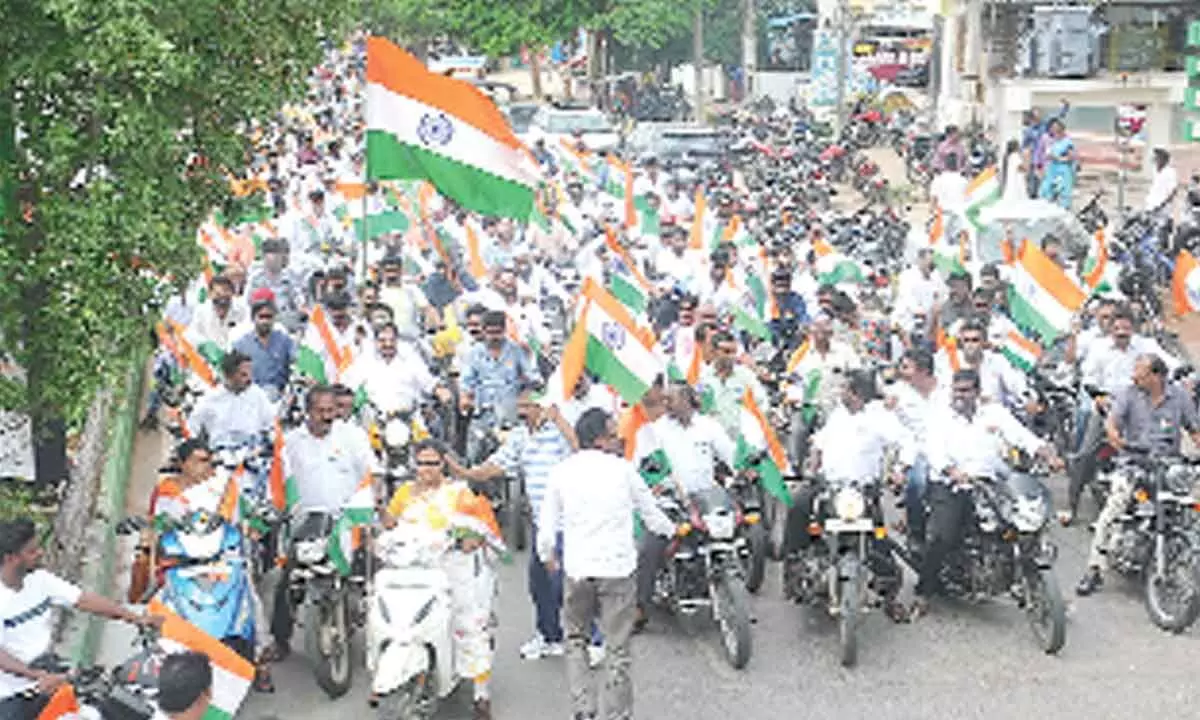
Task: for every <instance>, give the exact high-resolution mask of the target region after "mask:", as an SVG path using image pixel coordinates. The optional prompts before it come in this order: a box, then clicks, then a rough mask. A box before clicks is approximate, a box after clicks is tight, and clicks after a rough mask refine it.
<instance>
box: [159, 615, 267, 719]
mask: <svg viewBox="0 0 1200 720" xmlns="http://www.w3.org/2000/svg"><path fill="white" fill-rule="evenodd" d="M148 610H149V612H150V613H151V614H152V615H159V616H161V617H163V618H165V620H164V622H163V626H162V633H161V635H160V636H159V639H158V644H159V646H160V647H161V648H162V649H163V651H164V652H166V653H168V654H171V653H181V652H189V651H190V652H199V653H203V654H205V655H207V656H208V659H209V661H210V662H211V663H212V672H213V684H212V699H211V701H210V703H209V706H208V710H207V711H206V712H205V714H204V718H203V720H232V718H233V717H234V716H235V715H237V711H238V708H240V707H241V706H242V701H243V700H245V699H246V693H247V692H249V690H250V684H251V683H252V682H253V681H254V665H252V664H251V663H250V661H249V660H247V659H246V658H244V657H242V656H241V655H239V654H237V653H236V652H234V650H233V649H232V648H230V647H229V646H227V645H225V644H224V643H222V642H221V641H219V640H217V639H216V638H214V637H212V636H211V635H208V634H207V633H205V632H204V631H203V630H201V629H200V628H198V627H196V626H195V625H192V624H191V623H189V622H188V621H186V620H184V619H183V618H182V617H180V616H179V615H176V614H175V613H174V612H172V611H171V610H170V609H169V608H168V607H167V606H166V605H164V604H163V603H161V602H160V601H159V600H158V599H157V598H156V599H154V600H151V601H150V605H149V607H148Z"/></svg>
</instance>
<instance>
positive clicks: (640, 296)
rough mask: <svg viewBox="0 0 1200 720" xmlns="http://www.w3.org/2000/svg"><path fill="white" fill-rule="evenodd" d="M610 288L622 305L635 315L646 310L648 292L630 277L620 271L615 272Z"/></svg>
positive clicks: (609, 284)
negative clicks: (643, 290)
mask: <svg viewBox="0 0 1200 720" xmlns="http://www.w3.org/2000/svg"><path fill="white" fill-rule="evenodd" d="M608 289H609V291H610V292H611V293H612V294H613V297H615V298H616V299H617V300H618V301H620V303H621V304H622V305H624V306H625V307H627V308H629V309H630V310H631V311H633V313H634V314H635V315H637V314H639V313H643V312H645V311H646V293H644V292H642V289H641V288H640V287H638V286H637V285H635V284H634V283H633V282H632V281H631V280H630V278H628V277H627V276H625V275H622V274H620V273H613V276H612V279H611V280H610V281H609V283H608Z"/></svg>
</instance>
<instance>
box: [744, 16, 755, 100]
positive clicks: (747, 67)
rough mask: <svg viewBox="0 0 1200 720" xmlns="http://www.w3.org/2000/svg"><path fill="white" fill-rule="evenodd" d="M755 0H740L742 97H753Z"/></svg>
mask: <svg viewBox="0 0 1200 720" xmlns="http://www.w3.org/2000/svg"><path fill="white" fill-rule="evenodd" d="M754 3H755V0H742V73H743V75H744V76H745V81H744V82H743V83H742V86H743V90H744V92H743V95H744V99H746V100H752V99H754V95H755V90H756V88H755V87H754V81H755V75H756V74H757V72H758V9H757V7H756V6H755V4H754Z"/></svg>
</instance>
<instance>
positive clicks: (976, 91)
mask: <svg viewBox="0 0 1200 720" xmlns="http://www.w3.org/2000/svg"><path fill="white" fill-rule="evenodd" d="M964 20H965V21H966V23H967V33H966V34H967V37H966V42H965V43H964V45H965V47H964V48H963V50H964V55H965V57H966V59H967V62H966V65H967V67H966V70H967V72H966V73H965V74H964V75H963V80H965V81H966V82H964V83H963V85H964V88H963V89H964V91H965V92H966V94H967V97H966V101H967V102H966V106H967V112H968V114H969V117H970V122H971V123H972V124H977V123H979V120H980V117H979V111H980V105H981V104H982V102H983V79H984V77H986V75H987V68H986V67H984V65H985V64H986V60H985V59H984V56H983V0H966V17H965V18H964Z"/></svg>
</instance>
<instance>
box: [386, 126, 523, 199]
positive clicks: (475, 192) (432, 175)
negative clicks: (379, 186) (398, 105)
mask: <svg viewBox="0 0 1200 720" xmlns="http://www.w3.org/2000/svg"><path fill="white" fill-rule="evenodd" d="M366 155H367V175H368V178H369V179H372V180H394V179H413V180H428V181H430V182H431V183H433V185H434V187H436V188H437V189H438V192H440V193H442V194H443V195H446V196H447V197H449V198H451V199H452V200H454V201H455V202H456V203H458V204H459V205H460V206H461V207H463V208H464V209H467V210H473V211H475V212H477V213H481V214H483V215H499V216H503V217H508V218H512V219H514V220H519V221H524V220H527V219H528V218H529V213H530V212H532V210H533V188H532V187H530V186H528V185H522V184H521V183H518V182H515V181H511V180H506V179H504V178H501V177H498V176H496V175H493V174H492V173H489V172H486V171H484V170H481V169H479V168H476V167H472V166H470V165H466V164H464V163H460V162H458V161H456V160H452V159H450V158H448V157H446V156H445V155H440V154H438V153H435V152H430V151H429V150H425V149H424V148H419V147H417V146H415V145H409V144H407V143H404V142H401V141H400V140H399V139H397V138H396V136H394V135H392V134H390V133H387V132H384V131H381V130H368V131H367V153H366Z"/></svg>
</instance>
